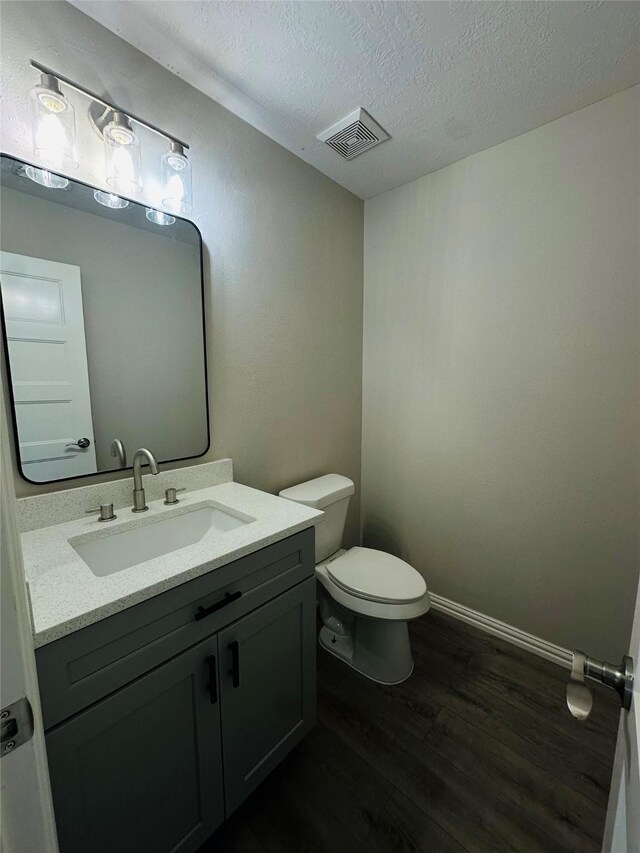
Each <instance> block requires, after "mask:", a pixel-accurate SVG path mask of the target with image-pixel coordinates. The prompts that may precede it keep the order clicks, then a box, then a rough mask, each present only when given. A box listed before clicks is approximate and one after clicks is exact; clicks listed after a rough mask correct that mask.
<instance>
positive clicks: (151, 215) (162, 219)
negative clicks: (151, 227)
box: [147, 207, 176, 225]
mask: <svg viewBox="0 0 640 853" xmlns="http://www.w3.org/2000/svg"><path fill="white" fill-rule="evenodd" d="M147 219H148V220H149V222H153V223H154V224H155V225H173V223H174V222H175V221H176V218H175V216H171V214H170V213H163V212H162V211H161V210H154V209H153V208H152V207H148V208H147Z"/></svg>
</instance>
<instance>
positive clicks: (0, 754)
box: [0, 696, 33, 758]
mask: <svg viewBox="0 0 640 853" xmlns="http://www.w3.org/2000/svg"><path fill="white" fill-rule="evenodd" d="M0 730H1V732H2V734H1V736H0V758H4V756H5V755H8V754H9V753H10V752H15V750H16V749H17V748H18V747H19V746H22V744H23V743H26V742H27V741H28V740H31V737H32V735H33V712H32V711H31V705H30V704H29V700H28V699H27V697H26V696H23V697H22V699H18V701H17V702H12V703H11V705H7V706H6V707H5V708H3V709H2V710H1V711H0Z"/></svg>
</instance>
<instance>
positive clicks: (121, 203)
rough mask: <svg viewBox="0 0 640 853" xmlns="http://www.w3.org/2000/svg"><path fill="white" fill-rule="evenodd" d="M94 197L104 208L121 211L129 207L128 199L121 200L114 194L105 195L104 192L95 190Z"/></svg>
mask: <svg viewBox="0 0 640 853" xmlns="http://www.w3.org/2000/svg"><path fill="white" fill-rule="evenodd" d="M93 197H94V198H95V200H96V201H97V202H98V204H101V205H102V206H103V207H110V208H112V209H113V210H121V209H122V208H124V207H129V201H128V199H126V198H120V196H119V195H115V194H114V193H105V192H102V190H95V192H94V193H93Z"/></svg>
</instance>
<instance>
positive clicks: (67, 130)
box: [28, 59, 192, 225]
mask: <svg viewBox="0 0 640 853" xmlns="http://www.w3.org/2000/svg"><path fill="white" fill-rule="evenodd" d="M31 67H32V68H34V69H35V70H36V71H38V72H39V74H40V83H39V84H38V85H37V86H35V87H34V89H33V90H32V91H31V100H32V103H33V110H34V123H33V145H34V152H35V154H36V157H37V159H38V162H42V165H43V166H44V167H45V168H37V169H36V168H35V167H32V172H33V175H32V174H29V175H28V176H29V177H30V178H31V179H32V180H35V181H37V183H40V184H42V185H43V186H50V187H55V188H62V187H64V186H66V185H67V184H68V181H67V179H66V178H64V177H62V176H59V175H55V174H53V173H50V172H48V168H49V166H51V167H52V168H53V169H56V170H58V169H60V170H62V171H66V170H68V169H69V168H76V167H77V165H78V162H77V157H76V139H75V114H74V110H73V107H72V106H71V104H70V103H69V101H68V100H67V98H66V97H65V95H64V94H63V92H62V91H61V89H60V84H61V83H62V84H64V86H65V87H68V88H70V89H73V90H74V91H75V92H79V93H80V94H82V95H84V96H85V97H87V98H88V99H89V101H90V104H89V121H90V123H91V124H92V125H93V127H94V129H95V130H96V131H97V132H98V133H99V134H100V135H101V136H102V139H103V144H104V152H105V166H106V181H107V184H108V185H109V186H110V187H111V188H112V189H113V190H114V192H113V193H110V192H105V193H102V192H100V191H96V193H94V197H95V199H96V201H97V202H99V203H100V204H103V205H105V207H112V208H116V209H117V208H123V207H126V206H127V205H128V203H129V202H128V201H127V200H126V199H124V198H121V197H120V196H121V194H122V195H137V194H138V193H140V192H141V191H142V180H141V171H142V170H141V152H140V137H139V135H138V133H137V132H136V130H137V128H136V130H134V128H133V127H132V124H133V125H140V126H141V127H144V128H146V129H147V130H149V131H151V132H152V133H155V134H157V135H158V136H161V137H163V138H164V139H165V140H166V141H168V142H169V151H168V152H167V153H166V154H165V155H164V156H163V157H162V158H161V163H160V170H161V178H162V188H163V192H162V199H163V201H162V204H163V206H164V207H165V208H166V209H167V210H170V211H171V212H172V213H188V212H189V211H190V210H191V208H192V200H191V198H192V196H191V187H192V180H191V163H190V162H189V160H188V159H187V155H186V154H185V150H187V149H188V148H189V146H188V145H187V143H186V142H182V141H181V140H180V139H177V138H176V137H175V136H173V135H172V134H168V133H166V132H165V131H164V130H161V129H160V128H159V127H156V126H155V125H153V124H150V123H149V122H148V121H145V120H144V119H142V118H140V117H139V116H136V115H134V114H133V113H132V112H130V111H128V110H127V111H126V112H125V111H124V110H122V109H121V108H120V107H118V106H116V105H115V104H112V103H110V102H109V101H106V100H105V99H104V98H102V97H100V95H96V94H95V92H92V91H91V90H89V89H86V88H85V87H84V86H81V85H80V84H79V83H75V82H74V81H73V80H70V79H69V78H68V77H64V76H63V75H62V74H58V73H57V72H56V71H52V70H51V69H50V68H47V67H46V66H44V65H41V64H40V63H39V62H35V60H33V59H32V60H31ZM149 210H151V208H149ZM158 213H160V212H159V211H154V215H155V214H158ZM149 218H150V220H151V221H152V222H156V224H158V225H170V224H171V223H170V222H169V221H166V220H162V221H160V220H159V219H153V218H151V217H149ZM168 218H170V217H168Z"/></svg>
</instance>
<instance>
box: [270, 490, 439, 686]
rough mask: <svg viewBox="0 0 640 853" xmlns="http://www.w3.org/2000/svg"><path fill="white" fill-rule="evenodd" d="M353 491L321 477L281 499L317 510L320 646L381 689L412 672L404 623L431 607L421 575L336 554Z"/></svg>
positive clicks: (366, 555) (361, 554) (353, 553)
mask: <svg viewBox="0 0 640 853" xmlns="http://www.w3.org/2000/svg"><path fill="white" fill-rule="evenodd" d="M353 493H354V484H353V482H352V481H351V480H349V479H348V478H347V477H343V476H341V475H340V474H326V475H325V476H324V477H317V478H316V479H314V480H309V481H307V482H306V483H300V484H299V485H297V486H292V487H291V488H288V489H284V490H283V491H281V492H280V497H283V498H287V500H292V501H296V502H297V503H302V504H305V505H306V506H311V507H314V508H315V509H321V510H322V511H323V512H324V517H323V518H322V519H321V521H320V522H319V523H318V525H317V526H316V578H317V579H318V581H319V590H318V597H319V605H320V615H321V617H322V622H323V627H322V629H321V631H320V637H319V642H320V645H321V646H322V647H323V648H324V649H326V650H327V651H328V652H330V653H331V654H333V655H335V656H336V657H338V658H340V659H341V660H343V661H344V662H345V663H347V664H348V665H349V666H351V667H353V669H355V670H357V671H358V672H360V673H362V674H363V675H366V676H367V677H368V678H371V679H372V680H373V681H377V682H380V683H381V684H399V683H400V682H401V681H404V680H405V679H407V678H408V677H409V676H410V675H411V673H412V672H413V657H412V655H411V643H410V641H409V631H408V628H407V622H408V620H410V619H415V618H416V617H418V616H421V615H422V614H423V613H426V612H427V610H428V609H429V607H430V606H431V603H430V600H429V593H428V591H427V585H426V583H425V581H424V578H423V577H422V575H421V574H420V573H419V572H417V571H416V570H415V569H414V568H413V567H412V566H410V565H409V564H408V563H405V562H404V560H399V559H398V558H397V557H394V556H392V555H391V554H386V553H384V552H383V551H377V550H374V549H372V548H360V547H355V548H350V549H349V550H345V549H343V548H341V547H340V545H341V542H342V535H343V532H344V524H345V521H346V517H347V509H348V506H349V499H350V497H351V495H352V494H353Z"/></svg>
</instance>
